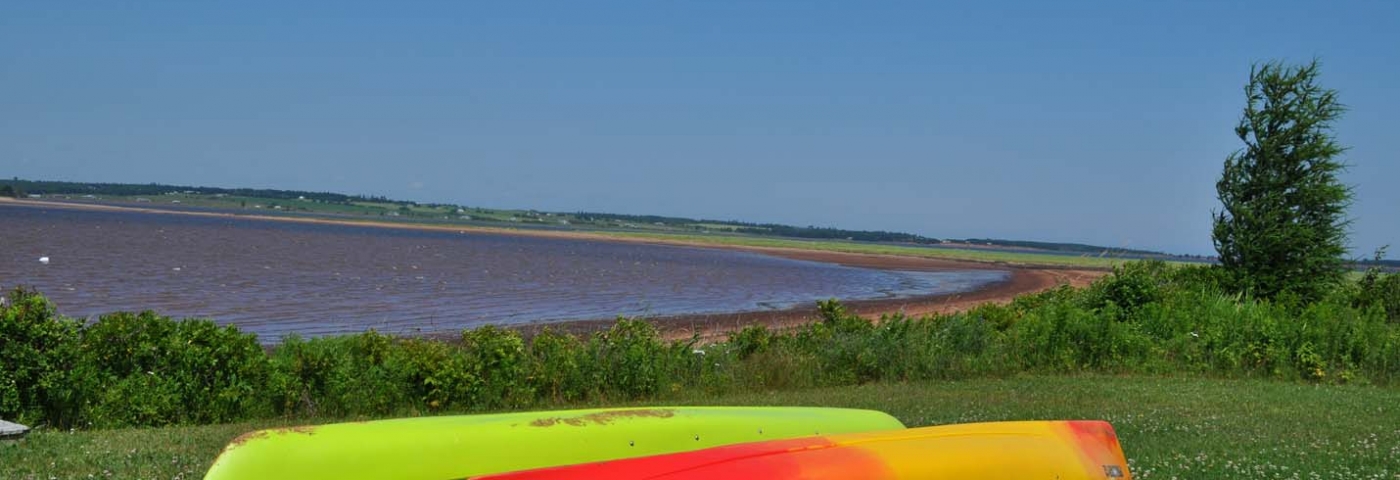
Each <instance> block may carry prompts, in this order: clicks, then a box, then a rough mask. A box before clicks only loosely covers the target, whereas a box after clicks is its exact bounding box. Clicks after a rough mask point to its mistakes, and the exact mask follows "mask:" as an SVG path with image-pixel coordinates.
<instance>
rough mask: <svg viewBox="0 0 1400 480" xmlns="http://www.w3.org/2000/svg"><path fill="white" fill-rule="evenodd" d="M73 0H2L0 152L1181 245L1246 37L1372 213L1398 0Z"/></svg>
mask: <svg viewBox="0 0 1400 480" xmlns="http://www.w3.org/2000/svg"><path fill="white" fill-rule="evenodd" d="M79 3H80V2H39V1H34V2H28V1H11V2H4V3H3V4H0V177H10V176H20V177H24V178H41V179H65V180H80V181H108V182H143V183H144V182H162V183H179V184H197V185H214V186H251V187H272V188H294V189H310V190H326V191H340V192H349V193H366V194H376V195H387V196H390V197H395V198H405V199H413V200H419V201H433V202H449V203H462V204H468V205H473V206H488V207H512V208H535V209H541V210H558V211H578V210H589V211H610V212H624V213H653V214H665V215H681V216H692V217H706V218H719V219H740V220H750V221H765V222H768V221H771V222H781V223H790V224H797V225H809V224H811V225H823V226H838V227H845V228H860V229H884V230H899V231H909V232H916V233H921V234H925V235H930V236H935V237H954V238H965V237H1003V238H1016V239H1036V240H1051V241H1078V242H1087V243H1095V244H1102V245H1110V246H1121V247H1132V248H1149V249H1161V250H1168V251H1172V252H1179V253H1196V254H1207V253H1211V244H1210V236H1209V235H1210V234H1209V230H1210V212H1211V210H1212V208H1216V207H1217V205H1218V204H1217V201H1216V199H1215V192H1214V182H1215V180H1216V177H1217V176H1218V174H1219V171H1220V167H1221V162H1222V161H1223V159H1224V158H1225V156H1226V155H1227V154H1229V153H1230V152H1231V151H1233V150H1235V149H1237V148H1239V146H1240V144H1239V142H1238V140H1236V139H1235V138H1233V134H1232V132H1231V130H1232V127H1233V125H1234V123H1235V121H1236V120H1237V119H1238V116H1239V114H1240V111H1241V108H1242V105H1243V94H1242V87H1243V84H1244V82H1245V81H1246V79H1247V76H1248V72H1249V67H1250V64H1251V63H1253V62H1257V61H1263V60H1270V59H1282V60H1287V61H1294V62H1303V61H1307V60H1309V59H1311V58H1314V57H1318V58H1321V59H1322V60H1323V62H1324V67H1323V78H1322V82H1323V83H1324V85H1326V86H1328V87H1332V88H1336V89H1338V90H1340V92H1341V98H1342V101H1343V102H1345V103H1347V104H1348V105H1349V106H1350V107H1351V111H1350V112H1349V113H1348V114H1347V115H1346V117H1345V118H1344V119H1343V120H1342V121H1340V122H1338V123H1337V125H1336V132H1337V135H1338V138H1339V140H1340V141H1341V142H1342V143H1344V144H1346V145H1350V146H1351V147H1352V150H1351V151H1350V152H1349V153H1348V155H1347V157H1346V159H1347V161H1349V162H1351V163H1353V164H1354V166H1353V168H1352V169H1351V170H1350V171H1349V172H1348V174H1347V175H1346V177H1345V180H1347V181H1348V182H1349V183H1352V184H1355V185H1356V193H1357V199H1356V205H1355V206H1354V207H1353V209H1352V216H1353V217H1354V218H1355V224H1354V229H1353V237H1352V240H1353V244H1354V246H1355V248H1356V253H1357V254H1358V255H1360V254H1367V253H1368V252H1369V251H1370V250H1371V249H1373V248H1375V247H1377V246H1379V245H1382V244H1387V243H1397V244H1400V222H1397V221H1396V219H1397V213H1400V212H1398V211H1397V206H1400V189H1396V188H1393V187H1392V185H1394V183H1395V181H1396V179H1397V178H1400V162H1396V161H1395V152H1397V151H1400V137H1397V136H1396V135H1395V134H1394V131H1395V125H1396V121H1395V118H1396V117H1395V116H1394V115H1395V112H1400V88H1396V85H1400V48H1397V46H1400V29H1397V28H1395V26H1396V25H1400V2H1392V1H1371V2H1368V1H1354V2H1317V1H1259V2H1238V1H1200V2H1156V1H1152V2H1146V1H1144V2H1134V1H1103V2H1072V1H1057V2H1030V1H1026V2H965V3H955V2H893V1H892V2H748V1H745V2H720V1H704V2H700V1H696V2H641V1H638V2H602V1H598V2H564V1H561V2H376V3H367V2H366V3H360V2H351V1H337V2H256V1H243V2H143V3H141V4H139V5H123V4H122V3H126V2H88V3H87V4H85V5H79ZM1397 247H1400V245H1397ZM1392 257H1394V254H1392Z"/></svg>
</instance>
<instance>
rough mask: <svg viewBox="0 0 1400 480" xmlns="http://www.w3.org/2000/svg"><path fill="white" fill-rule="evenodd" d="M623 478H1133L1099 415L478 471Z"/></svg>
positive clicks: (528, 478) (517, 477)
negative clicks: (1091, 418) (1087, 418)
mask: <svg viewBox="0 0 1400 480" xmlns="http://www.w3.org/2000/svg"><path fill="white" fill-rule="evenodd" d="M474 478H481V479H487V478H489V479H494V480H545V479H584V478H598V479H610V480H627V479H665V480H683V479H697V480H698V479H726V480H740V479H766V480H795V479H812V480H818V479H830V480H838V479H839V480H851V479H862V480H883V479H889V480H895V479H899V480H935V479H950V480H951V479H958V480H969V479H983V478H1006V479H1032V478H1043V479H1060V480H1077V479H1084V480H1087V479H1095V480H1126V479H1130V478H1131V474H1130V473H1129V472H1128V464H1127V460H1126V459H1125V458H1124V456H1123V450H1122V448H1121V446H1120V445H1119V444H1118V437H1117V435H1116V434H1115V433H1114V431H1113V427H1112V426H1110V425H1109V424H1108V423H1106V422H1101V421H1056V422H997V423H974V424H962V425H946V426H937V427H924V428H913V429H908V430H896V431H887V432H871V433H853V434H841V435H823V436H814V437H804V438H798V439H790V440H775V441H767V442H757V443H746V444H739V445H730V446H723V447H715V448H709V449H705V450H697V451H692V452H684V453H674V454H666V455H657V456H651V457H643V458H633V459H626V460H615V461H607V462H598V463H588V464H581V465H573V466H563V467H553V468H545V469H539V470H528V471H521V472H513V473H505V474H498V475H489V476H484V477H474Z"/></svg>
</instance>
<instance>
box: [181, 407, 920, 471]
mask: <svg viewBox="0 0 1400 480" xmlns="http://www.w3.org/2000/svg"><path fill="white" fill-rule="evenodd" d="M903 428H904V425H903V424H901V423H899V421H898V420H896V419H895V418H894V417H891V416H889V415H888V414H885V413H882V412H876V411H872V410H851V409H839V408H793V407H675V408H664V407H657V408H617V409H596V410H566V411H552V412H527V413H506V414H498V415H467V416H453V417H423V418H410V419H398V420H381V421H372V422H359V423H337V424H331V425H320V426H311V427H291V428H279V429H271V430H260V431H256V432H252V433H249V434H246V435H243V436H241V437H238V438H237V439H234V440H233V441H232V442H230V443H229V445H228V446H227V447H225V448H224V451H223V453H222V454H220V455H219V458H218V459H216V460H215V461H214V465H213V466H212V467H210V469H209V473H208V474H206V475H205V477H204V478H205V480H253V479H257V480H272V479H279V478H295V479H302V480H316V479H335V480H355V479H375V480H382V479H397V480H417V479H422V480H444V479H450V478H465V477H472V476H479V475H487V474H493V473H502V472H512V471H519V470H529V469H538V468H545V467H555V466H561V465H574V464H581V463H589V462H600V461H606V460H616V459H623V458H634V457H645V456H652V455H662V454H670V453H678V452H687V451H692V450H699V449H704V448H711V447H717V446H723V445H733V444H739V443H747V442H759V441H766V440H779V439H788V438H797V437H805V436H813V435H826V434H841V433H855V432H875V431H885V430H897V429H903Z"/></svg>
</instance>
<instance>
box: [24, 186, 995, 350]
mask: <svg viewBox="0 0 1400 480" xmlns="http://www.w3.org/2000/svg"><path fill="white" fill-rule="evenodd" d="M0 227H3V231H0V287H4V288H10V287H13V286H15V285H27V286H33V287H35V288H37V289H39V291H40V292H42V293H44V294H45V295H47V296H48V297H49V298H50V299H52V300H53V301H54V302H55V303H56V304H57V305H58V308H59V311H60V313H62V314H65V315H69V316H74V317H90V316H94V315H98V314H102V313H107V312H112V311H117V310H141V309H153V310H156V311H157V312H160V313H162V314H166V315H171V316H175V317H207V318H212V319H214V320H215V321H216V322H219V323H232V324H237V325H238V326H239V327H240V328H243V329H245V330H249V331H252V332H256V333H258V334H259V335H260V336H261V337H262V338H263V339H264V340H268V341H270V340H274V339H276V338H279V337H281V336H282V335H285V334H289V333H298V334H302V335H324V334H330V333H341V332H357V331H363V330H365V329H368V328H375V329H378V330H379V331H383V332H391V333H408V334H412V333H427V332H440V331H456V330H460V329H462V328H466V327H473V326H479V325H484V324H513V323H523V322H548V321H562V320H586V319H599V318H610V317H614V316H617V315H628V316H636V315H649V316H668V315H682V314H701V313H727V312H740V311H754V310H767V309H781V308H789V307H792V306H794V305H798V304H805V303H808V302H813V301H816V300H818V299H824V298H833V297H835V298H843V299H853V300H854V299H873V298H888V297H898V296H913V295H925V294H933V293H950V292H958V291H966V290H970V289H974V288H976V287H978V286H980V285H983V284H985V283H988V282H994V281H999V280H1002V279H1004V278H1006V275H1007V274H1006V272H996V271H949V272H897V271H883V270H870V269H861V268H850V267H844V266H838V265H831V264H825V263H816V262H806V261H799V260H790V259H784V258H777V257H771V256H766V255H760V254H754V253H746V252H735V251H729V250H718V249H703V248H690V247H674V246H657V245H637V244H624V243H610V242H596V241H583V240H573V239H558V238H535V237H517V236H505V235H486V234H460V233H452V232H435V231H419V230H410V229H385V228H372V227H356V226H344V225H323V224H304V223H289V222H276V221H266V220H252V219H238V218H214V217H198V216H184V215H163V214H151V213H134V212H109V211H89V210H71V209H53V208H39V207H32V206H15V205H0ZM40 257H48V258H49V262H48V263H47V264H45V263H41V262H40V261H39V258H40Z"/></svg>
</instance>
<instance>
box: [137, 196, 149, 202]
mask: <svg viewBox="0 0 1400 480" xmlns="http://www.w3.org/2000/svg"><path fill="white" fill-rule="evenodd" d="M136 201H138V202H149V201H151V199H149V198H145V197H136Z"/></svg>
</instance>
